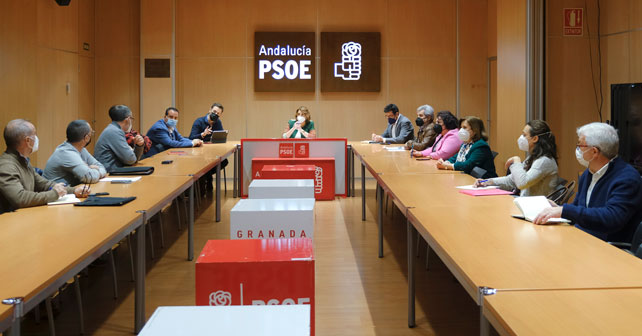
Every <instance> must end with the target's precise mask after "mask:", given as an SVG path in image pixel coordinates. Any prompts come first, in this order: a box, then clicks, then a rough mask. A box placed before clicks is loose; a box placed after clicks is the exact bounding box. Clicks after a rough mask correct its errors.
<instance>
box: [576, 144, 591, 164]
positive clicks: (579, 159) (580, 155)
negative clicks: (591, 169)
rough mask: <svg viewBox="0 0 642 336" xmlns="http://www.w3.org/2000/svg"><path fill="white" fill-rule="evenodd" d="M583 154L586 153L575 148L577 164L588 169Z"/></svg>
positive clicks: (587, 162)
mask: <svg viewBox="0 0 642 336" xmlns="http://www.w3.org/2000/svg"><path fill="white" fill-rule="evenodd" d="M587 151H588V149H587ZM584 153H586V152H582V150H581V149H579V148H575V158H576V159H577V162H579V163H580V164H581V165H582V166H584V167H586V168H588V166H589V163H590V161H586V160H585V159H584Z"/></svg>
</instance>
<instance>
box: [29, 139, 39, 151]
mask: <svg viewBox="0 0 642 336" xmlns="http://www.w3.org/2000/svg"><path fill="white" fill-rule="evenodd" d="M35 137H36V138H35V139H34V144H33V148H32V149H31V153H35V152H37V151H38V145H39V144H40V140H39V139H38V136H37V135H35Z"/></svg>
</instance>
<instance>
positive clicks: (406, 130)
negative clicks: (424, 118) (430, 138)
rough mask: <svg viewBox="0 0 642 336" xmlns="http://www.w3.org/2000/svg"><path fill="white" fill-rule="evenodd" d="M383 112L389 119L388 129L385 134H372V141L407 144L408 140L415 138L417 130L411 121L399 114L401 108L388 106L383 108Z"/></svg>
mask: <svg viewBox="0 0 642 336" xmlns="http://www.w3.org/2000/svg"><path fill="white" fill-rule="evenodd" d="M383 112H384V113H385V115H386V118H388V127H387V128H386V130H385V131H384V132H383V134H381V135H378V134H374V133H373V134H372V141H376V142H381V143H388V144H405V143H406V142H408V140H413V139H414V138H415V129H414V128H413V127H412V123H411V122H410V119H408V118H406V117H404V116H403V115H401V113H399V108H398V107H397V105H395V104H388V105H386V107H384V108H383Z"/></svg>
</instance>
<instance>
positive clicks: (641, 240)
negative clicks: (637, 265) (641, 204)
mask: <svg viewBox="0 0 642 336" xmlns="http://www.w3.org/2000/svg"><path fill="white" fill-rule="evenodd" d="M640 248H642V222H640V224H638V228H637V229H636V230H635V233H633V239H632V240H631V252H633V253H635V252H636V251H637V250H639V249H640Z"/></svg>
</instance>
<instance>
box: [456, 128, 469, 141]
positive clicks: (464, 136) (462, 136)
mask: <svg viewBox="0 0 642 336" xmlns="http://www.w3.org/2000/svg"><path fill="white" fill-rule="evenodd" d="M457 136H459V140H461V141H462V142H467V141H468V140H469V139H470V132H468V130H467V129H464V128H460V129H459V132H457Z"/></svg>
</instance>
